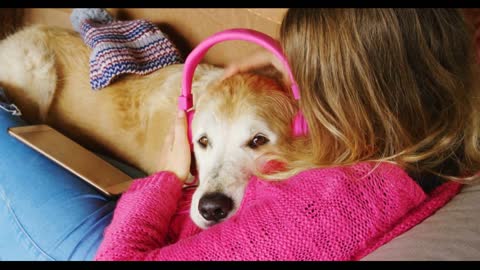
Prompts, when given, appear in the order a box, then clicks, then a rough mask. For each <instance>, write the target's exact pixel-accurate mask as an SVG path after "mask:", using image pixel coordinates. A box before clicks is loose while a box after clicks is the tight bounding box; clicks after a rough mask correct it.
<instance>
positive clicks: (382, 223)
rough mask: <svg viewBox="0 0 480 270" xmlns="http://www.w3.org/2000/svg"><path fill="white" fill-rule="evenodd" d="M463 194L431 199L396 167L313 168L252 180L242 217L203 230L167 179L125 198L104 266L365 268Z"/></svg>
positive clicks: (145, 183) (139, 183) (446, 189)
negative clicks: (268, 263) (183, 263)
mask: <svg viewBox="0 0 480 270" xmlns="http://www.w3.org/2000/svg"><path fill="white" fill-rule="evenodd" d="M372 169H374V170H373V171H372ZM460 188H461V185H459V184H457V183H454V182H449V183H446V184H443V185H442V186H440V187H438V188H437V189H436V190H435V191H434V192H433V193H432V194H431V195H430V196H427V195H426V194H425V193H424V192H423V191H422V190H421V188H420V187H419V186H418V185H417V184H416V183H415V182H414V181H413V180H412V179H411V178H410V177H409V176H408V175H407V174H406V173H405V172H404V171H403V170H402V169H401V168H399V167H397V166H395V165H392V164H388V163H384V164H381V165H379V166H377V167H376V168H375V165H374V164H371V163H360V164H357V165H354V166H350V167H338V168H328V169H314V170H309V171H305V172H302V173H300V174H298V175H296V176H294V177H292V178H290V179H288V180H284V181H279V182H270V181H264V180H260V179H258V178H256V177H253V178H252V179H251V180H250V182H249V184H248V186H247V188H246V193H245V196H244V199H243V202H242V205H241V206H240V208H239V210H238V212H237V213H236V214H235V215H234V216H233V217H232V218H230V219H228V220H227V221H225V222H222V223H220V224H217V225H215V226H213V227H210V228H209V229H207V230H203V231H202V230H201V229H199V228H198V227H196V226H195V224H194V223H193V222H192V221H191V219H190V218H189V215H188V213H185V210H188V208H189V201H190V199H191V195H192V191H193V190H187V191H185V192H182V184H181V182H180V181H179V180H178V179H177V178H176V177H175V176H174V175H173V174H171V173H168V172H160V173H157V174H154V175H152V176H149V177H147V178H144V179H138V180H136V181H135V182H134V183H133V184H132V185H131V187H130V189H129V190H128V191H127V192H125V193H124V194H123V195H122V197H121V198H120V200H119V201H118V205H117V208H116V210H115V213H114V217H113V220H112V222H111V224H110V225H109V226H108V227H107V228H106V230H105V238H104V240H103V242H102V243H101V245H100V248H99V250H98V253H97V255H96V260H207V261H210V260H224V261H225V260H358V259H361V258H362V257H364V256H366V255H367V254H368V253H370V252H371V251H373V250H375V249H376V248H378V247H379V246H381V245H383V244H384V243H386V242H388V241H390V240H391V239H393V238H394V237H396V236H398V235H399V234H401V233H403V232H404V231H406V230H409V229H410V228H412V227H413V226H415V225H416V224H418V223H419V222H421V221H422V220H424V219H425V218H427V217H428V216H430V215H431V214H433V213H434V212H435V211H436V210H438V209H439V208H440V207H441V206H443V205H444V204H445V203H446V202H448V201H449V200H450V199H451V198H452V197H453V196H454V195H455V194H457V193H458V191H459V190H460Z"/></svg>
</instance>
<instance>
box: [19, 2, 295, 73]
mask: <svg viewBox="0 0 480 270" xmlns="http://www.w3.org/2000/svg"><path fill="white" fill-rule="evenodd" d="M107 10H108V11H109V12H110V13H111V14H112V15H113V16H115V17H116V18H117V19H120V20H132V19H146V20H149V21H151V22H153V23H155V24H157V25H158V26H159V28H160V29H161V30H162V31H163V32H165V33H166V34H167V35H168V36H169V37H170V39H171V40H172V41H173V42H174V44H176V45H177V47H178V48H179V49H180V51H181V52H182V53H183V54H184V56H186V55H187V54H188V53H189V52H190V51H191V50H192V49H193V48H194V47H195V46H196V45H197V44H198V43H200V42H201V41H202V40H203V39H205V38H206V37H208V36H209V35H212V34H214V33H216V32H218V31H222V30H225V29H227V28H251V29H255V30H258V31H261V32H264V33H266V34H268V35H271V36H272V37H274V38H278V30H279V26H280V23H281V20H282V18H283V15H284V13H285V12H286V10H287V9H286V8H265V9H255V8H253V9H250V8H212V9H210V8H109V9H107ZM23 13H24V16H23V24H25V25H29V24H36V23H42V24H48V25H57V26H61V27H65V28H72V26H71V23H70V13H71V9H66V8H56V9H55V8H41V9H35V8H28V9H25V10H24V12H23ZM257 48H258V45H256V44H252V43H249V42H245V41H226V42H223V43H219V44H217V45H215V46H214V47H212V48H211V49H210V50H209V51H208V53H207V54H206V55H205V58H204V61H205V62H208V63H211V64H214V65H220V66H223V65H224V64H226V63H228V62H229V61H231V60H234V59H239V58H242V57H243V56H246V55H248V54H250V53H252V52H253V51H255V50H256V49H257Z"/></svg>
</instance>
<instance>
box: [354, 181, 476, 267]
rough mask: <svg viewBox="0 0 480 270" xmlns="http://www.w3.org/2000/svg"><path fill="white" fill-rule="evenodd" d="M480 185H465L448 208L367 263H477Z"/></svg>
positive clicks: (410, 231) (376, 252)
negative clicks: (402, 261)
mask: <svg viewBox="0 0 480 270" xmlns="http://www.w3.org/2000/svg"><path fill="white" fill-rule="evenodd" d="M479 210H480V185H475V186H465V187H464V188H463V189H462V191H461V192H460V193H459V194H458V195H457V196H455V197H454V198H453V199H452V200H451V201H450V202H449V203H448V204H447V205H445V206H444V207H443V208H441V209H440V210H438V211H437V212H436V213H435V214H434V215H432V216H430V217H429V218H427V219H425V220H424V221H423V222H422V223H420V224H418V225H417V226H415V227H413V228H412V229H411V230H409V231H407V232H405V233H404V234H402V235H400V236H398V237H397V238H395V239H393V240H392V241H390V242H388V243H387V244H385V245H383V246H381V247H380V248H378V249H377V250H375V251H374V252H372V253H370V254H369V255H367V256H365V257H364V258H363V259H362V260H364V261H372V260H378V261H385V260H387V261H391V260H415V261H417V260H422V261H423V260H478V259H479V258H480V211H479Z"/></svg>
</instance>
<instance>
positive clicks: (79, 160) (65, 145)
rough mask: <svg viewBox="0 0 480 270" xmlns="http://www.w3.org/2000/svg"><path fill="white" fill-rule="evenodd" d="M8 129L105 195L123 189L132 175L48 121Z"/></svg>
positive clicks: (130, 181)
mask: <svg viewBox="0 0 480 270" xmlns="http://www.w3.org/2000/svg"><path fill="white" fill-rule="evenodd" d="M8 133H9V134H10V135H12V136H13V137H14V138H16V139H18V140H20V141H21V142H23V143H24V144H26V145H27V146H29V147H31V148H33V149H35V150H36V151H38V152H40V153H41V154H42V155H44V156H46V157H47V158H49V159H51V160H52V161H54V162H55V163H57V164H58V165H60V166H62V167H64V168H65V169H67V170H68V171H70V172H72V173H73V174H75V175H76V176H78V177H80V178H81V179H82V180H84V181H86V182H87V183H89V184H90V185H92V186H94V187H95V188H97V189H98V190H99V191H101V192H102V193H104V194H105V195H108V196H117V195H120V194H121V193H122V192H124V191H125V190H126V189H127V188H128V187H129V186H130V184H131V183H132V181H133V179H132V178H131V177H130V176H128V175H127V174H125V173H124V172H122V171H121V170H119V169H117V168H116V167H114V166H113V165H111V164H110V163H108V162H107V161H105V160H103V159H102V158H100V157H98V156H97V155H95V154H94V153H93V152H91V151H89V150H88V149H86V148H84V147H83V146H81V145H79V144H78V143H76V142H75V141H73V140H71V139H70V138H68V137H66V136H65V135H63V134H62V133H60V132H59V131H57V130H55V129H54V128H52V127H50V126H48V125H28V126H20V127H11V128H9V129H8Z"/></svg>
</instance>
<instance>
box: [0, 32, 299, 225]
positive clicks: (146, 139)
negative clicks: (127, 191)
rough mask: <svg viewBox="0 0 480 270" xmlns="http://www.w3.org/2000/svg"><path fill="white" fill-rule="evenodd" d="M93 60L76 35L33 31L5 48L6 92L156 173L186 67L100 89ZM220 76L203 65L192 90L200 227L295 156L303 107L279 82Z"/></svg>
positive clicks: (1, 47)
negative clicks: (92, 74)
mask: <svg viewBox="0 0 480 270" xmlns="http://www.w3.org/2000/svg"><path fill="white" fill-rule="evenodd" d="M90 53H91V49H90V48H89V47H88V46H86V45H85V44H84V42H83V40H82V39H81V37H80V36H79V35H78V34H77V33H76V32H73V31H71V30H67V29H63V28H58V27H52V26H42V25H35V26H29V27H26V28H24V29H21V30H19V31H18V32H16V33H14V34H12V35H10V36H8V37H7V38H5V39H4V40H2V41H1V43H0V85H1V86H2V87H4V88H5V89H6V90H7V94H8V95H9V96H10V98H11V99H12V100H13V102H14V103H16V105H17V106H18V107H19V108H20V110H21V111H22V113H23V116H24V119H25V120H27V121H28V122H29V123H32V124H35V123H46V124H49V125H51V126H53V127H54V128H56V129H58V130H59V131H61V132H62V133H64V134H66V135H67V136H69V137H70V138H72V139H74V140H75V141H77V142H79V143H80V144H82V145H83V146H85V147H86V148H89V149H95V151H101V152H105V153H108V154H109V155H111V156H114V157H116V158H118V159H120V160H122V161H124V162H126V163H128V164H131V165H133V166H135V167H137V168H139V169H141V170H143V171H145V172H146V173H148V174H153V173H155V172H157V171H158V170H159V169H160V168H159V167H158V165H159V164H158V162H157V161H158V160H159V159H160V156H159V155H160V149H161V146H162V142H163V138H164V137H165V136H166V133H167V132H168V131H169V130H170V128H169V127H170V126H171V125H172V123H173V120H174V117H175V115H176V111H177V100H178V99H177V98H178V96H179V95H180V85H181V77H182V70H183V65H182V64H175V65H170V66H167V67H164V68H162V69H159V70H157V71H155V72H152V73H150V74H147V75H142V76H141V75H133V74H129V75H125V76H123V77H121V78H119V79H117V80H116V81H115V82H114V83H112V84H110V85H109V86H107V87H105V88H104V89H102V90H101V91H92V90H91V87H90V84H89V56H90ZM222 74H223V70H222V68H219V67H215V66H212V65H208V64H200V65H199V66H198V67H197V69H196V71H195V76H194V79H193V85H192V92H193V96H194V106H195V117H194V119H193V123H192V141H193V145H194V153H195V160H196V163H197V164H196V165H197V169H198V179H199V184H198V187H197V188H196V191H195V192H194V194H193V197H192V204H191V209H190V216H191V218H192V220H193V221H194V222H195V224H196V225H197V226H199V227H201V228H208V227H209V226H212V225H214V224H217V223H219V222H221V221H223V220H226V219H228V218H230V217H231V216H233V215H234V214H235V213H236V211H237V210H238V208H239V206H240V204H241V201H242V198H243V193H244V190H245V187H246V185H247V183H248V179H249V178H250V177H251V176H252V175H253V174H255V173H256V172H258V171H259V168H262V166H263V165H265V160H267V159H266V158H265V157H267V156H269V155H272V154H275V155H277V156H281V155H288V153H289V151H291V149H292V145H294V142H293V140H294V138H292V132H291V121H292V118H293V117H294V115H295V112H296V111H297V109H298V108H297V107H296V106H297V105H296V104H295V102H294V100H293V98H292V96H291V94H290V93H289V91H288V90H286V89H285V87H283V85H282V84H281V83H280V82H279V81H278V80H275V79H274V78H271V77H269V76H264V75H259V74H255V73H242V74H237V75H234V76H232V77H230V78H227V79H225V80H220V78H221V76H222Z"/></svg>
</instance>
